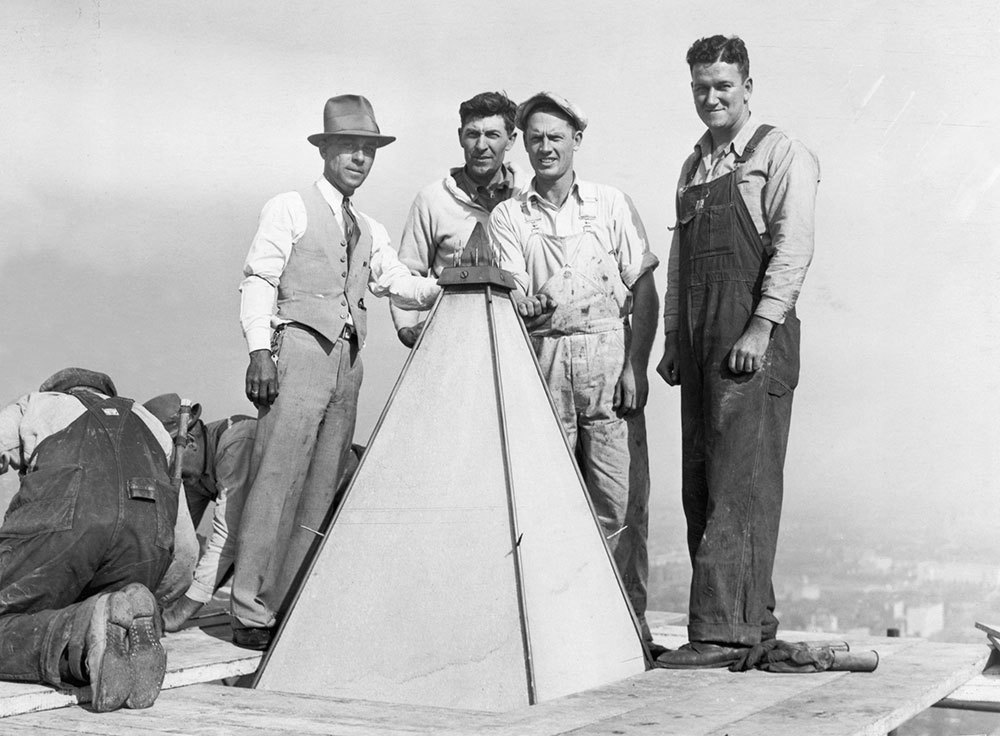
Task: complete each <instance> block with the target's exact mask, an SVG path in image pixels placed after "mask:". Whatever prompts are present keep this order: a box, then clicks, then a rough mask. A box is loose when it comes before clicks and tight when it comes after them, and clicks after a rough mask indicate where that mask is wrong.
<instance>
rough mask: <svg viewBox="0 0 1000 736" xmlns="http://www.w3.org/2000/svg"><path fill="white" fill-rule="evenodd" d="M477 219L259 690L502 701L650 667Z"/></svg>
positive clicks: (535, 697) (509, 704)
mask: <svg viewBox="0 0 1000 736" xmlns="http://www.w3.org/2000/svg"><path fill="white" fill-rule="evenodd" d="M478 230H479V235H478V236H476V237H477V238H481V239H474V238H472V237H470V240H469V244H468V245H467V247H466V249H465V252H464V253H463V262H462V263H461V264H460V265H458V266H457V267H454V268H451V269H446V270H445V272H444V274H443V275H442V277H441V279H440V283H441V284H442V285H443V286H444V290H443V292H442V294H441V296H440V297H439V298H438V300H437V302H436V303H435V305H434V308H433V309H432V310H431V313H430V315H429V317H428V319H427V322H426V324H425V326H424V329H423V331H422V333H421V335H420V338H419V340H418V342H417V344H416V346H415V347H414V349H413V351H412V352H411V354H410V357H409V359H408V360H407V362H406V365H405V366H404V367H403V371H402V373H401V374H400V377H399V379H398V381H397V382H396V385H395V387H394V388H393V390H392V393H391V394H390V396H389V400H388V402H387V404H386V407H385V409H384V410H383V412H382V416H381V418H380V419H379V421H378V424H377V425H376V427H375V430H374V432H373V434H372V437H371V440H370V441H369V442H368V448H367V450H366V452H365V454H364V456H363V457H362V458H361V462H360V465H359V466H358V469H357V471H356V473H355V475H354V478H353V480H352V482H351V484H350V486H349V487H348V489H347V491H346V493H345V495H344V499H343V501H342V503H341V505H340V507H339V508H338V509H337V510H336V512H335V513H334V515H333V519H332V522H331V523H330V524H329V525H328V526H327V527H325V528H324V530H322V531H324V532H325V535H324V536H323V538H322V540H321V543H320V547H319V549H318V551H317V552H316V554H315V555H314V557H313V558H312V561H311V564H310V566H309V569H308V572H307V573H306V574H305V575H304V577H303V582H302V584H301V585H300V586H299V588H298V589H297V591H296V593H295V597H294V600H293V601H292V603H291V605H290V607H289V609H288V611H287V613H286V614H285V615H284V617H283V619H282V621H281V623H280V626H279V628H278V631H277V634H276V637H275V640H274V642H273V644H272V646H271V648H270V650H269V651H268V652H267V653H266V654H265V656H264V659H263V661H262V663H261V667H260V669H259V670H258V674H257V677H256V680H255V682H254V687H260V688H265V689H269V690H277V691H283V692H293V693H303V694H315V695H324V696H333V697H342V698H354V699H362V700H375V701H383V702H391V703H411V704H417V705H429V706H439V707H450V708H463V709H469V710H489V711H505V710H511V709H514V708H518V707H522V706H527V705H532V704H534V703H539V702H543V701H547V700H552V699H554V698H558V697H561V696H564V695H569V694H571V693H575V692H580V691H582V690H587V689H590V688H595V687H600V686H603V685H607V684H609V683H612V682H615V681H618V680H621V679H623V678H625V677H629V676H631V675H636V674H639V673H641V672H643V671H644V670H645V669H646V666H647V663H646V656H645V655H646V652H645V649H644V646H643V643H642V639H641V634H640V633H639V630H638V626H637V621H636V618H635V614H634V612H633V611H632V608H631V605H630V604H629V602H628V598H627V596H626V595H625V592H624V590H623V588H622V584H621V579H620V577H619V575H618V572H617V570H616V568H615V565H614V560H613V559H612V557H611V554H610V553H609V551H608V547H607V544H606V543H605V540H604V536H603V532H602V530H601V527H600V525H599V524H598V522H597V518H596V515H595V513H594V509H593V506H592V504H591V502H590V497H589V496H588V494H587V491H586V486H585V485H584V482H583V479H582V477H581V475H580V472H579V469H578V468H577V466H576V463H575V460H574V457H573V448H571V447H570V445H569V443H568V441H567V439H566V435H565V433H564V432H563V430H562V426H561V425H560V423H559V420H558V418H557V416H556V413H555V409H554V407H553V404H552V402H551V398H550V397H549V394H548V389H547V387H546V384H545V380H544V378H543V376H542V374H541V370H540V369H539V367H538V362H537V360H536V359H535V354H534V351H533V349H532V346H531V341H530V338H529V336H528V332H527V330H526V329H525V327H524V323H523V322H522V321H521V318H520V317H519V316H518V314H517V310H516V308H515V306H514V302H513V300H512V299H511V298H510V291H511V290H512V289H513V288H514V284H513V280H512V278H511V277H510V275H509V274H506V273H505V272H503V271H500V270H499V269H498V268H496V265H495V264H494V263H493V262H492V256H490V252H489V250H488V247H487V245H485V244H484V240H485V238H484V237H483V233H482V231H481V228H479V229H478ZM473 235H475V232H474V233H473Z"/></svg>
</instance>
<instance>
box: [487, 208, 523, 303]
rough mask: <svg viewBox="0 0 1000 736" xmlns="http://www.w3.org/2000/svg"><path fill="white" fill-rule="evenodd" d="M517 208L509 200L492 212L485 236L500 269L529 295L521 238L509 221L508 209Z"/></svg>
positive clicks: (512, 223)
mask: <svg viewBox="0 0 1000 736" xmlns="http://www.w3.org/2000/svg"><path fill="white" fill-rule="evenodd" d="M512 206H513V207H516V206H519V205H518V202H517V200H513V199H509V200H507V201H506V202H503V203H501V204H500V205H498V206H497V207H496V209H494V210H493V213H492V214H491V215H490V219H489V222H487V224H486V235H487V237H488V238H489V241H490V246H491V247H492V248H493V251H494V253H495V254H496V257H497V261H498V262H499V264H500V268H502V269H503V270H504V271H508V272H509V273H510V274H511V275H512V276H513V277H514V281H515V282H516V283H517V285H518V287H519V288H520V289H521V292H522V293H524V294H529V293H530V292H529V290H528V289H529V285H530V283H531V279H530V278H529V276H528V265H527V263H526V261H525V260H524V251H523V250H522V249H521V238H520V236H519V235H518V232H517V228H516V227H515V225H514V222H513V221H512V220H511V216H510V208H511V207H512Z"/></svg>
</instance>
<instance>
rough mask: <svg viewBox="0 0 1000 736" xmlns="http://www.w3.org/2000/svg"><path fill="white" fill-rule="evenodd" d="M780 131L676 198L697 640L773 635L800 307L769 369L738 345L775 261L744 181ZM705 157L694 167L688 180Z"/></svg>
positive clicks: (773, 350)
mask: <svg viewBox="0 0 1000 736" xmlns="http://www.w3.org/2000/svg"><path fill="white" fill-rule="evenodd" d="M771 129H772V127H771V126H767V125H762V126H760V127H759V128H758V129H757V132H756V133H755V134H754V136H753V138H751V140H750V142H749V143H747V145H746V148H745V149H744V151H743V153H742V155H740V156H738V158H737V159H736V169H735V170H734V171H732V172H730V173H729V174H726V175H724V176H721V177H719V178H718V179H714V180H712V181H710V182H707V183H705V184H699V185H694V186H685V187H683V188H682V189H681V191H680V194H679V197H678V208H677V211H678V228H679V230H680V264H679V265H680V332H679V359H680V374H681V423H682V436H683V491H682V495H683V502H684V513H685V516H686V517H687V528H688V550H689V552H690V555H691V562H692V567H693V574H692V579H691V598H690V617H689V624H688V634H689V637H690V639H691V640H692V641H710V642H717V643H722V644H747V645H752V644H756V643H758V642H759V641H761V639H770V638H774V635H775V632H776V631H777V625H778V622H777V619H775V617H774V590H773V587H772V585H771V571H772V568H773V566H774V555H775V547H776V545H777V538H778V520H779V517H780V515H781V499H782V473H783V465H784V460H785V448H786V445H787V441H788V425H789V421H790V419H791V409H792V391H793V389H794V388H795V385H796V384H797V382H798V372H799V322H798V319H797V318H796V316H795V311H794V309H793V310H791V311H790V312H789V313H788V314H787V315H786V318H785V322H784V324H781V325H777V326H775V328H774V330H773V333H772V336H771V341H770V344H769V346H768V349H767V352H766V353H765V356H764V364H763V366H762V367H761V368H760V369H759V370H758V371H757V372H755V373H741V374H734V373H732V372H730V370H729V367H728V360H729V352H730V350H731V349H732V347H733V345H734V344H735V342H736V341H737V340H738V339H739V337H740V336H741V335H742V334H743V331H744V330H745V329H746V327H747V325H748V323H749V321H750V318H751V316H752V315H753V313H754V309H755V308H756V306H757V304H758V302H759V301H760V297H761V283H762V280H763V277H764V273H765V271H766V269H767V265H768V262H769V260H770V257H769V256H768V254H767V252H766V251H765V248H764V245H763V243H762V242H761V238H760V235H759V234H758V233H757V229H756V227H755V226H754V223H753V220H752V219H751V217H750V213H749V211H748V210H747V206H746V203H745V202H744V200H743V197H742V195H741V194H740V191H739V188H738V184H739V180H740V172H741V166H742V164H744V163H745V162H746V161H747V160H749V158H750V157H751V156H752V155H753V152H754V149H755V148H756V147H757V145H759V143H760V141H761V140H762V139H763V138H764V136H765V135H767V133H768V132H770V130H771ZM697 166H698V162H697V161H695V163H694V166H693V167H692V169H691V171H690V172H689V173H688V177H687V181H688V183H690V182H691V181H692V180H693V178H694V175H695V173H696V171H697Z"/></svg>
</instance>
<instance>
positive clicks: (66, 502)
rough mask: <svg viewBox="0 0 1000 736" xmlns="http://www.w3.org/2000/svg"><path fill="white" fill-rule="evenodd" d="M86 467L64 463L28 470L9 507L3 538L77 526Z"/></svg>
mask: <svg viewBox="0 0 1000 736" xmlns="http://www.w3.org/2000/svg"><path fill="white" fill-rule="evenodd" d="M82 484H83V468H82V467H81V466H79V465H60V466H57V467H54V468H43V469H39V470H35V471H32V472H31V473H28V474H27V475H25V476H24V477H23V478H22V479H21V488H20V489H19V490H18V492H17V494H16V495H15V496H14V498H13V499H12V500H11V502H10V506H8V507H7V513H6V515H5V516H4V521H3V526H0V538H6V537H18V538H24V537H33V536H36V535H38V534H48V533H51V532H62V531H66V530H67V529H71V528H72V527H73V517H74V515H75V514H76V502H77V499H78V498H79V496H80V488H81V486H82Z"/></svg>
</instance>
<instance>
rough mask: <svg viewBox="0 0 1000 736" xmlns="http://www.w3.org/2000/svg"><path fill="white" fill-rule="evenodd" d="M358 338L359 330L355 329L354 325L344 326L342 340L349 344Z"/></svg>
mask: <svg viewBox="0 0 1000 736" xmlns="http://www.w3.org/2000/svg"><path fill="white" fill-rule="evenodd" d="M357 336H358V331H357V329H355V327H354V325H352V324H345V325H344V329H342V330H341V331H340V337H341V339H343V340H347V341H348V342H350V341H351V340H354V339H356V338H357Z"/></svg>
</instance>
